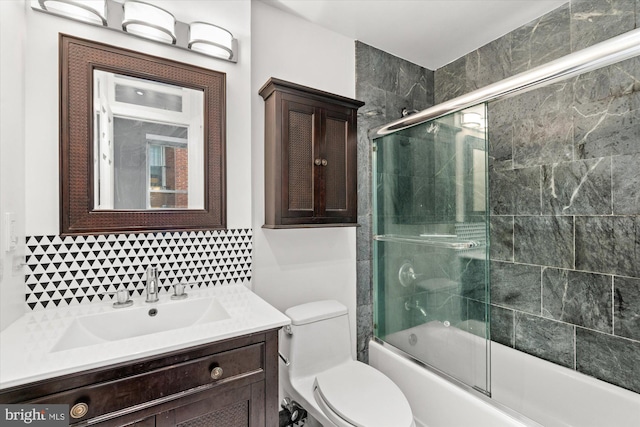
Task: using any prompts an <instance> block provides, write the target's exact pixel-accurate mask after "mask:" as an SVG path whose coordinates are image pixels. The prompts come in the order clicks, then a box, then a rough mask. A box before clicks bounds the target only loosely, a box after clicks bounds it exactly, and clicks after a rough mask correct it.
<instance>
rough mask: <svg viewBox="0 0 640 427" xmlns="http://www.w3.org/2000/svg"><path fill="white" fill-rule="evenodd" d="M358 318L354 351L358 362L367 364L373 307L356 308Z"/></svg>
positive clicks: (360, 306) (359, 306)
mask: <svg viewBox="0 0 640 427" xmlns="http://www.w3.org/2000/svg"><path fill="white" fill-rule="evenodd" d="M357 313H358V318H357V320H356V328H357V343H356V351H357V354H358V355H357V357H358V360H359V361H361V362H363V363H368V362H369V340H370V339H371V337H372V336H373V307H372V306H371V305H358V306H357Z"/></svg>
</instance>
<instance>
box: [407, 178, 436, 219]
mask: <svg viewBox="0 0 640 427" xmlns="http://www.w3.org/2000/svg"><path fill="white" fill-rule="evenodd" d="M412 179H413V216H414V217H416V221H418V222H421V223H427V222H428V218H431V217H432V216H433V215H435V213H436V209H437V206H436V196H435V185H434V182H435V181H434V178H433V177H426V176H414V177H412Z"/></svg>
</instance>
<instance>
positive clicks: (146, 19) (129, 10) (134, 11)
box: [122, 0, 176, 44]
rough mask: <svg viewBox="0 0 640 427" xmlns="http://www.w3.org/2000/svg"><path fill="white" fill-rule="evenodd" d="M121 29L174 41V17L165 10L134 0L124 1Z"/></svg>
mask: <svg viewBox="0 0 640 427" xmlns="http://www.w3.org/2000/svg"><path fill="white" fill-rule="evenodd" d="M123 7H124V17H123V19H122V29H123V30H125V31H126V32H128V33H131V34H135V35H137V36H140V37H145V38H147V39H152V40H157V41H161V42H165V43H170V44H175V43H176V18H174V16H173V15H172V14H171V13H169V12H167V11H166V10H164V9H162V8H159V7H158V6H154V5H152V4H150V3H143V2H141V1H136V0H127V1H125V2H124V6H123Z"/></svg>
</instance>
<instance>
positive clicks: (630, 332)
mask: <svg viewBox="0 0 640 427" xmlns="http://www.w3.org/2000/svg"><path fill="white" fill-rule="evenodd" d="M613 289H614V301H613V307H614V313H613V314H614V325H615V327H614V334H615V335H618V336H621V337H627V338H631V339H634V340H636V341H640V280H639V279H631V278H628V277H614V278H613Z"/></svg>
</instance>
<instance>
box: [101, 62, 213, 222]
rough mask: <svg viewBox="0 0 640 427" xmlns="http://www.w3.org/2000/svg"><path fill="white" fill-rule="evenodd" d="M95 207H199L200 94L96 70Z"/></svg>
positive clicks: (201, 158)
mask: <svg viewBox="0 0 640 427" xmlns="http://www.w3.org/2000/svg"><path fill="white" fill-rule="evenodd" d="M93 85H94V90H93V93H94V102H93V106H94V108H93V111H94V151H93V152H94V158H93V163H94V175H93V176H94V181H93V186H94V210H137V209H140V210H144V209H203V208H204V196H205V186H204V166H205V161H204V129H203V120H204V118H203V102H204V101H203V100H204V94H203V91H201V90H195V89H190V88H185V87H179V86H174V85H170V84H164V83H159V82H154V81H150V80H143V79H139V78H134V77H129V76H125V75H120V74H114V73H111V72H106V71H102V70H98V69H95V70H94V72H93Z"/></svg>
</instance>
